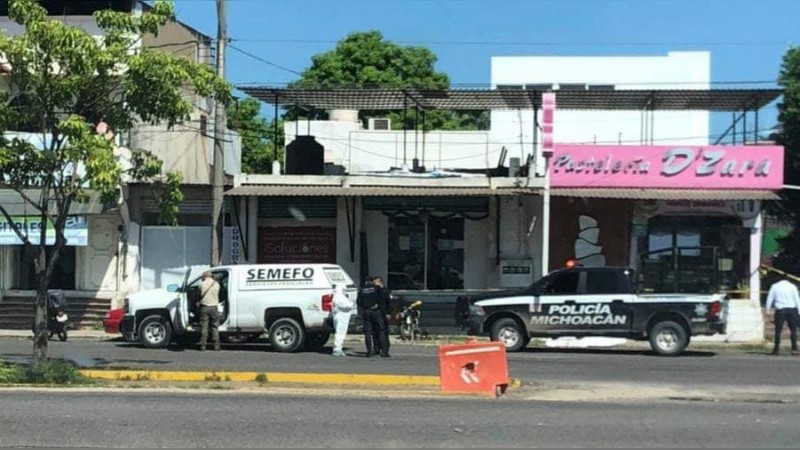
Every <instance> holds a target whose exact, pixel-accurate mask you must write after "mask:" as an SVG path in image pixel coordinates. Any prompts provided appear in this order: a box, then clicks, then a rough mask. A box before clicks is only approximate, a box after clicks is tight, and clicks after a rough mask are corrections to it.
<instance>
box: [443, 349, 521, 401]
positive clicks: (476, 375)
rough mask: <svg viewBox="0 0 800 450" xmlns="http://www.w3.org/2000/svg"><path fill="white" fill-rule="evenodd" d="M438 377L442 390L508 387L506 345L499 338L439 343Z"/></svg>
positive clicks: (496, 391)
mask: <svg viewBox="0 0 800 450" xmlns="http://www.w3.org/2000/svg"><path fill="white" fill-rule="evenodd" d="M439 378H440V381H441V386H442V391H443V392H485V393H489V394H494V395H500V394H502V393H505V391H506V389H507V388H508V359H507V358H506V348H505V346H503V344H501V343H499V342H492V343H485V344H479V343H476V342H474V341H472V342H469V343H467V344H465V345H445V346H441V347H439Z"/></svg>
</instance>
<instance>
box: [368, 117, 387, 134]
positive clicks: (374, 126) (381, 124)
mask: <svg viewBox="0 0 800 450" xmlns="http://www.w3.org/2000/svg"><path fill="white" fill-rule="evenodd" d="M369 129H370V130H376V131H389V130H391V129H392V119H385V118H382V119H369Z"/></svg>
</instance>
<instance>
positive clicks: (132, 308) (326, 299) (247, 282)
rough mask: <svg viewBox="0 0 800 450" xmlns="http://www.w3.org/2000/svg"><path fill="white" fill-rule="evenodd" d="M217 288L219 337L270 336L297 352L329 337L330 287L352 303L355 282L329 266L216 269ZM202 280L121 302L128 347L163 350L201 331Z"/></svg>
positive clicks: (277, 346) (281, 346)
mask: <svg viewBox="0 0 800 450" xmlns="http://www.w3.org/2000/svg"><path fill="white" fill-rule="evenodd" d="M209 270H210V271H211V273H212V276H213V277H214V279H215V280H217V282H219V283H220V287H221V288H220V306H219V308H220V328H219V331H220V335H221V337H227V338H228V339H231V340H233V339H236V340H240V339H242V338H245V339H247V338H253V337H258V336H261V335H262V334H264V333H267V334H268V335H269V341H270V344H271V345H272V347H273V348H274V349H275V350H277V351H280V352H296V351H298V350H300V349H302V348H304V347H306V348H319V347H321V346H322V345H324V344H325V343H326V342H327V341H328V338H329V337H330V333H331V320H330V317H331V309H332V306H333V295H332V292H333V287H334V286H335V285H338V284H344V285H345V286H347V289H346V291H347V295H348V296H349V297H350V298H351V299H352V300H353V301H355V299H356V295H357V290H356V287H355V285H354V283H353V280H352V279H351V278H350V276H349V275H348V274H347V272H345V271H344V269H342V268H341V267H340V266H337V265H331V264H276V265H236V266H219V267H214V268H211V269H209ZM201 283H202V278H200V277H198V278H196V279H194V280H191V281H189V279H188V273H187V278H186V279H185V280H184V283H183V285H182V286H178V285H170V286H168V287H167V288H166V289H152V290H147V291H142V292H137V293H135V294H131V295H130V296H128V298H126V299H125V305H124V317H123V320H122V326H121V331H122V334H123V335H124V336H125V339H127V340H128V341H140V342H141V343H142V345H144V346H145V347H150V348H164V347H166V346H168V345H169V344H170V342H172V341H173V340H174V339H175V338H176V337H179V336H184V335H187V334H192V333H196V332H198V331H199V328H200V327H199V323H198V321H199V307H198V306H197V302H198V300H199V298H200V284H201Z"/></svg>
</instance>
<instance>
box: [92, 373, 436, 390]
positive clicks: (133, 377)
mask: <svg viewBox="0 0 800 450" xmlns="http://www.w3.org/2000/svg"><path fill="white" fill-rule="evenodd" d="M80 372H81V375H83V376H85V377H87V378H91V379H95V380H110V381H148V380H150V381H176V382H189V381H238V382H242V381H252V382H259V383H285V384H324V385H339V386H346V385H359V386H435V387H438V386H439V377H438V376H421V375H371V374H346V373H283V372H216V371H213V372H170V371H149V370H81V371H80Z"/></svg>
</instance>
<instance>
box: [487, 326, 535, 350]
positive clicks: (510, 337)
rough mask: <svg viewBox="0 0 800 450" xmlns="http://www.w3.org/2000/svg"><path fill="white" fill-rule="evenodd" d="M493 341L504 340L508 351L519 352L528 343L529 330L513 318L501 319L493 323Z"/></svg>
mask: <svg viewBox="0 0 800 450" xmlns="http://www.w3.org/2000/svg"><path fill="white" fill-rule="evenodd" d="M491 336H492V341H495V342H502V343H503V345H505V347H506V351H508V352H518V351H520V350H522V349H523V348H525V346H527V345H528V341H529V338H528V335H527V332H526V331H525V330H524V329H522V327H520V324H519V322H517V321H516V320H514V319H511V318H505V319H500V320H498V321H497V322H495V323H494V325H492V331H491Z"/></svg>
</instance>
